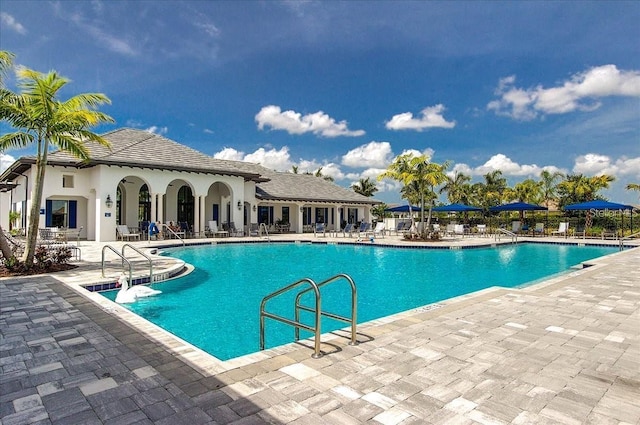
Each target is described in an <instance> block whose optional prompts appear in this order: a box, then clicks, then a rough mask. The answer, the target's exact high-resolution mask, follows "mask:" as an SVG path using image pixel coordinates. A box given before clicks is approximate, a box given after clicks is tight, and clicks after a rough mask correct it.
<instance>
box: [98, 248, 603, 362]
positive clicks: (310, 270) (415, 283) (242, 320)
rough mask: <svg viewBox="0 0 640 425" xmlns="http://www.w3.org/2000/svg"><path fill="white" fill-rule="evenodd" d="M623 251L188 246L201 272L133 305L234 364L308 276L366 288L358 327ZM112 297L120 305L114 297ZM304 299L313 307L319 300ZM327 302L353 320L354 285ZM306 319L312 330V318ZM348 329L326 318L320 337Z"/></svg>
mask: <svg viewBox="0 0 640 425" xmlns="http://www.w3.org/2000/svg"><path fill="white" fill-rule="evenodd" d="M615 251H616V249H615V248H607V247H593V246H570V245H547V244H519V245H508V246H500V247H496V248H479V249H465V250H440V249H400V248H389V247H379V246H370V245H325V244H313V245H311V244H281V243H278V244H220V245H215V246H199V247H187V248H179V249H172V250H170V252H168V255H170V256H172V257H176V258H180V259H182V260H184V261H186V262H187V263H190V264H193V265H194V266H195V271H194V272H192V273H191V274H189V275H187V276H185V277H182V278H179V279H175V280H171V281H168V282H164V283H158V284H154V285H153V287H154V288H156V289H160V290H162V291H163V293H162V294H161V295H159V296H156V297H151V298H147V299H143V300H140V301H138V302H136V303H135V304H128V305H126V307H127V308H129V309H131V310H132V311H133V312H135V313H137V314H138V315H140V316H142V317H144V318H146V319H147V320H149V321H151V322H153V323H155V324H157V325H159V326H160V327H162V328H164V329H166V330H167V331H169V332H171V333H173V334H175V335H178V336H180V337H181V338H182V339H184V340H186V341H188V342H190V343H191V344H193V345H195V346H197V347H199V348H201V349H203V350H204V351H207V352H208V353H210V354H212V355H214V356H215V357H217V358H219V359H222V360H227V359H230V358H234V357H238V356H241V355H244V354H248V353H252V352H255V351H258V349H259V311H260V301H261V300H262V298H263V297H264V296H265V295H267V294H269V293H270V292H273V291H275V290H277V289H279V288H281V287H283V286H286V285H287V284H289V283H292V282H294V281H297V280H299V279H301V278H303V277H309V278H311V279H313V280H315V281H316V282H321V281H322V280H324V279H327V278H329V277H331V276H333V275H336V274H338V273H347V274H348V275H350V276H351V277H352V278H353V280H354V281H355V283H356V285H357V287H358V322H366V321H369V320H372V319H377V318H380V317H384V316H388V315H391V314H394V313H398V312H401V311H405V310H409V309H412V308H416V307H419V306H423V305H426V304H430V303H434V302H437V301H442V300H444V299H447V298H451V297H455V296H458V295H462V294H467V293H470V292H474V291H478V290H480V289H483V288H487V287H490V286H504V287H516V286H520V285H523V284H526V283H528V282H532V281H535V280H539V279H541V278H543V277H546V276H550V275H553V274H556V273H560V272H564V271H566V270H568V269H570V267H571V266H574V265H577V264H580V263H581V262H584V261H587V260H590V259H593V258H596V257H600V256H602V255H606V254H609V253H612V252H615ZM104 295H105V296H107V297H108V298H110V299H112V300H114V299H115V296H116V291H111V292H107V293H104ZM294 295H295V293H294ZM306 301H307V302H306V304H307V305H312V303H313V297H312V296H310V297H309V298H308V299H307V300H306ZM322 304H323V305H322V307H323V310H327V311H330V312H335V313H338V314H342V315H344V316H349V308H350V292H349V291H348V285H347V284H346V281H344V282H338V283H335V284H332V285H329V286H327V287H325V288H324V289H323V292H322ZM267 310H268V311H270V312H274V313H276V314H280V315H284V316H286V317H290V318H293V296H285V297H283V298H276V299H273V300H272V301H271V302H270V303H269V304H268V306H267ZM303 321H304V322H305V323H308V324H310V325H311V324H312V323H313V321H312V317H311V315H307V316H303ZM345 326H346V324H344V323H340V322H335V321H330V320H327V321H323V323H322V331H323V333H324V332H328V331H330V330H335V329H339V328H342V327H345ZM301 336H302V337H309V336H311V334H310V333H308V332H304V331H302V332H301ZM292 341H293V328H292V327H290V326H287V325H284V324H281V323H279V322H276V321H273V320H269V319H267V322H266V343H267V348H269V347H274V346H278V345H282V344H286V343H289V342H292Z"/></svg>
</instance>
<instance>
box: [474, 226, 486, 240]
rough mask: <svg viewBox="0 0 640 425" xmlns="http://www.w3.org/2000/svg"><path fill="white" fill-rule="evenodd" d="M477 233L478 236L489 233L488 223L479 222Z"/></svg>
mask: <svg viewBox="0 0 640 425" xmlns="http://www.w3.org/2000/svg"><path fill="white" fill-rule="evenodd" d="M476 233H477V235H478V236H481V237H485V236H486V235H487V225H486V224H478V225H477V226H476Z"/></svg>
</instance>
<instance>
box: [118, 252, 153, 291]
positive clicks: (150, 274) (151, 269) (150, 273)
mask: <svg viewBox="0 0 640 425" xmlns="http://www.w3.org/2000/svg"><path fill="white" fill-rule="evenodd" d="M127 247H128V248H131V249H133V250H134V251H135V252H137V253H138V254H140V255H142V256H143V257H144V258H146V259H147V261H149V283H153V260H152V259H151V257H149V256H148V255H147V254H145V253H144V252H142V251H141V250H139V249H138V248H136V247H135V246H133V245H131V244H128V243H126V244H124V245H122V258H123V260H124V258H125V255H124V249H125V248H127ZM123 265H124V261H123Z"/></svg>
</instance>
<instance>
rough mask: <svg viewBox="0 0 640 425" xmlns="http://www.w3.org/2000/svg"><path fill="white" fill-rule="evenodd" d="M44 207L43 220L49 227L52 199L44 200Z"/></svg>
mask: <svg viewBox="0 0 640 425" xmlns="http://www.w3.org/2000/svg"><path fill="white" fill-rule="evenodd" d="M45 205H46V207H45V208H46V209H45V214H46V215H45V220H44V225H45V226H46V227H51V211H52V210H53V201H51V199H47V201H46V204H45Z"/></svg>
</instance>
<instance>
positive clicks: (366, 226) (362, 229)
mask: <svg viewBox="0 0 640 425" xmlns="http://www.w3.org/2000/svg"><path fill="white" fill-rule="evenodd" d="M369 229H371V223H367V222H366V221H363V222H362V223H360V227H358V238H360V237H362V235H363V234H364V236H365V237H366V236H367V232H368V231H369Z"/></svg>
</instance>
